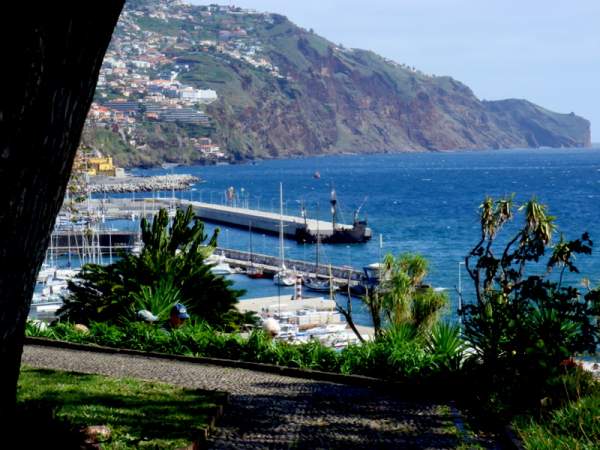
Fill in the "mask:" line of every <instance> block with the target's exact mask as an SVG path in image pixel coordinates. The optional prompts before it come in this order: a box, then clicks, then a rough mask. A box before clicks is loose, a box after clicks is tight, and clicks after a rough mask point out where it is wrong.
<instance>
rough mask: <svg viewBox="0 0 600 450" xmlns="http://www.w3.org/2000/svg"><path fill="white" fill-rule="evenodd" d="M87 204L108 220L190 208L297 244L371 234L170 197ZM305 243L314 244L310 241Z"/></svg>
mask: <svg viewBox="0 0 600 450" xmlns="http://www.w3.org/2000/svg"><path fill="white" fill-rule="evenodd" d="M89 204H90V205H91V206H92V207H94V208H95V209H96V210H97V211H100V212H101V213H102V214H103V215H104V216H106V217H110V218H132V217H136V216H137V217H140V216H147V215H151V214H155V213H156V212H157V211H158V209H159V208H167V209H170V210H174V209H175V208H187V207H188V206H190V205H191V206H192V208H193V209H194V212H195V213H196V215H197V217H198V218H200V219H202V220H204V221H206V222H210V223H216V224H224V225H229V226H233V227H237V228H242V229H245V230H248V229H249V228H250V227H252V229H253V230H255V231H257V232H262V233H268V234H272V235H278V234H279V231H280V226H281V224H283V235H284V236H285V237H287V238H291V239H295V240H297V241H303V240H304V238H306V237H307V236H309V237H311V238H312V239H315V238H316V237H317V236H318V238H319V239H320V240H321V242H335V243H343V242H364V241H366V240H368V239H370V238H371V234H372V233H371V229H370V228H368V227H364V229H363V228H360V229H359V230H357V229H356V226H357V224H354V225H347V224H340V223H336V224H335V227H334V225H333V222H327V221H324V220H316V219H308V218H304V217H300V216H291V215H283V216H280V215H279V214H278V213H273V212H268V211H260V210H256V209H248V208H239V207H234V206H226V205H217V204H213V203H204V202H198V201H192V200H183V199H174V198H173V199H168V198H143V199H135V200H134V199H123V198H120V199H117V198H109V199H92V200H89ZM361 224H362V223H361ZM359 225H360V224H359ZM360 226H362V225H360ZM307 242H314V240H309V241H307Z"/></svg>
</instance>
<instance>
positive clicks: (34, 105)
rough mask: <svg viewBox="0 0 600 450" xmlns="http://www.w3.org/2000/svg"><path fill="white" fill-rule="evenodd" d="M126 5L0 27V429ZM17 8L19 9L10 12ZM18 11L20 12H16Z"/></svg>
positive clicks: (45, 13)
mask: <svg viewBox="0 0 600 450" xmlns="http://www.w3.org/2000/svg"><path fill="white" fill-rule="evenodd" d="M123 3H124V0H104V1H102V2H89V1H79V2H49V6H40V4H39V3H30V2H24V3H23V4H25V5H26V7H25V6H20V7H18V9H19V11H17V12H15V13H9V12H8V10H7V11H5V14H4V15H3V18H2V21H1V26H0V28H1V29H0V49H1V51H0V54H1V55H2V58H3V63H2V69H1V70H2V83H1V84H0V91H1V94H0V364H1V366H0V423H2V425H6V423H7V422H5V420H8V419H10V417H11V415H12V413H13V411H14V408H15V401H16V386H17V380H18V376H19V369H20V364H21V354H22V351H23V336H24V329H25V322H26V319H27V314H28V313H29V307H30V304H31V297H32V295H33V289H34V286H35V280H36V276H37V272H38V271H39V269H40V266H41V264H42V262H43V260H44V254H45V251H46V247H47V246H48V242H49V239H50V234H51V231H52V228H53V225H54V221H55V219H56V215H57V214H58V211H59V209H60V206H61V204H62V201H63V197H64V194H65V190H66V186H67V182H68V179H69V175H70V172H71V167H72V164H73V159H74V156H75V152H76V150H77V147H78V145H79V138H80V136H81V131H82V128H83V125H84V122H85V118H86V115H87V112H88V109H89V107H90V103H91V101H92V98H93V95H94V91H95V88H96V81H97V78H98V72H99V70H100V66H101V64H102V60H103V58H104V54H105V52H106V48H107V46H108V44H109V42H110V38H111V35H112V32H113V29H114V27H115V25H116V22H117V19H118V17H119V14H120V12H121V9H122V7H123ZM12 6H13V7H15V8H17V6H16V4H15V5H12ZM11 11H12V9H11Z"/></svg>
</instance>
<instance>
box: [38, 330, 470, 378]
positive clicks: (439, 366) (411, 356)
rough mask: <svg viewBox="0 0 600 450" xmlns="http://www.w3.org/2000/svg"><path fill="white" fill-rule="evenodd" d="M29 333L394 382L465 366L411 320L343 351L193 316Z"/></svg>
mask: <svg viewBox="0 0 600 450" xmlns="http://www.w3.org/2000/svg"><path fill="white" fill-rule="evenodd" d="M434 329H435V328H434ZM449 334H450V335H452V333H449ZM28 335H33V336H42V337H48V338H51V339H60V340H67V341H71V342H79V343H91V344H98V345H104V346H109V347H120V348H131V349H134V350H143V351H152V352H160V353H169V354H181V355H190V356H205V357H214V358H226V359H236V360H243V361H252V362H259V363H267V364H277V365H281V366H289V367H297V368H303V369H313V370H321V371H327V372H337V373H345V374H360V375H366V376H372V377H378V378H386V379H390V380H394V381H401V380H416V379H418V378H427V377H429V376H435V375H439V374H444V373H447V372H448V371H449V370H458V366H459V364H458V363H456V361H455V360H456V358H457V355H455V354H453V353H452V347H451V346H450V345H447V346H446V347H442V345H441V344H439V345H438V346H437V347H430V346H429V345H428V344H427V342H428V341H427V339H426V338H424V337H423V336H422V335H421V334H419V333H417V330H416V328H415V327H414V326H413V325H409V324H405V325H402V326H398V327H395V328H393V329H391V330H387V331H386V332H385V333H384V334H383V335H382V336H381V337H380V338H379V339H377V340H376V341H369V342H366V343H364V344H362V345H352V346H349V347H348V348H346V349H344V350H342V351H341V352H338V351H335V350H333V349H331V348H328V347H325V346H324V345H322V344H321V343H320V342H318V341H310V342H307V343H303V344H292V343H289V342H282V341H276V340H273V339H271V338H270V337H269V336H268V335H267V334H266V333H265V332H263V331H262V330H254V331H253V332H252V333H250V334H249V335H248V336H247V337H243V336H242V335H240V334H238V333H223V332H221V331H219V330H217V329H215V328H213V327H212V326H210V325H208V324H207V323H206V322H202V321H190V323H187V324H185V325H184V326H183V327H181V328H179V329H175V330H173V331H171V332H165V331H163V330H161V329H160V328H158V326H157V325H155V324H148V323H144V322H125V323H122V324H120V325H116V324H109V323H98V322H92V323H90V324H89V333H83V332H80V331H77V330H76V328H75V326H74V325H72V324H70V323H67V322H63V323H56V324H54V325H53V326H51V327H50V328H48V329H47V330H45V331H40V330H39V329H38V328H36V327H29V328H28ZM452 336H453V335H452ZM436 342H441V339H440V338H437V340H436ZM442 348H444V351H442V350H441V349H442Z"/></svg>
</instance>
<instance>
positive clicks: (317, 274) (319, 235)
mask: <svg viewBox="0 0 600 450" xmlns="http://www.w3.org/2000/svg"><path fill="white" fill-rule="evenodd" d="M319 220H320V219H319V204H318V203H317V245H316V248H317V250H316V251H317V257H316V262H317V267H316V269H315V276H317V277H318V276H319V243H320V242H319V241H320V240H321V232H320V230H319Z"/></svg>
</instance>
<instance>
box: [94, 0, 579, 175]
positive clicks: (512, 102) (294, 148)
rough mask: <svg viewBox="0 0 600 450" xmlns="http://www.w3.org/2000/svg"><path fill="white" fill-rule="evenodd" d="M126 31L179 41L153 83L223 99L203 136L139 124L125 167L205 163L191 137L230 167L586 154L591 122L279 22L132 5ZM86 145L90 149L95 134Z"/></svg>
mask: <svg viewBox="0 0 600 450" xmlns="http://www.w3.org/2000/svg"><path fill="white" fill-rule="evenodd" d="M157 11H158V12H157ZM121 22H122V23H120V25H119V26H118V27H117V31H116V32H115V37H114V42H113V47H117V48H118V47H119V42H118V41H119V40H123V36H125V35H127V33H130V34H131V35H133V36H135V35H136V33H137V34H138V35H139V36H140V37H141V38H142V39H146V41H151V40H153V39H154V40H158V42H162V40H161V39H162V38H165V37H170V38H174V39H176V42H175V43H170V44H168V45H167V44H165V45H161V44H159V45H158V51H159V52H160V53H161V54H162V55H164V56H165V61H168V62H165V63H164V64H162V65H160V66H159V67H155V68H152V69H151V71H150V73H151V76H160V75H164V74H165V73H168V72H169V71H170V70H175V71H177V72H178V75H177V79H178V80H179V81H181V82H182V83H184V84H186V85H189V86H192V87H194V88H199V89H211V90H214V91H215V92H216V93H217V94H218V99H217V100H216V101H214V102H212V103H210V104H208V105H206V106H204V111H205V113H206V114H207V115H208V116H210V125H209V126H204V127H203V128H202V130H200V129H194V130H192V132H191V134H190V131H189V130H190V126H188V127H185V126H182V124H179V123H176V124H174V125H173V124H169V127H171V128H169V127H166V128H165V127H164V126H163V125H164V124H160V123H159V124H153V127H154V129H152V127H148V126H146V125H145V124H141V125H140V127H139V128H140V129H142V130H143V131H144V133H145V134H143V133H139V132H138V133H137V134H134V135H133V139H130V140H129V141H128V139H127V138H125V139H122V141H123V142H122V143H121V144H122V145H121V146H120V151H119V152H117V153H115V157H116V159H117V161H118V162H123V163H125V165H153V164H157V163H160V162H164V161H168V162H204V161H203V159H202V158H199V157H198V156H199V155H198V154H196V153H195V150H194V149H195V147H194V144H193V139H192V140H191V141H190V140H189V138H190V136H191V135H195V136H204V137H208V138H210V139H211V140H212V141H214V142H216V143H218V144H219V145H220V147H221V148H222V149H223V150H224V153H225V155H226V158H227V159H229V160H231V161H241V160H246V159H253V158H274V157H285V156H297V155H319V154H331V153H343V152H351V153H376V152H396V151H432V150H436V151H443V150H457V149H464V150H474V149H490V148H518V147H541V146H548V147H589V146H590V145H591V133H590V123H589V121H587V120H586V119H584V118H581V117H579V116H576V115H575V114H573V113H570V114H560V113H556V112H552V111H549V110H547V109H545V108H543V107H541V106H538V105H535V104H533V103H531V102H529V101H527V100H519V99H505V100H495V101H485V100H480V99H478V98H477V97H476V96H475V94H474V93H473V91H472V90H471V89H470V88H469V87H468V86H466V85H465V84H463V83H461V82H460V81H457V80H455V79H453V78H451V77H448V76H432V75H426V74H423V73H422V72H420V71H417V70H416V69H414V68H410V67H408V66H406V65H403V64H399V63H396V62H393V61H391V60H389V59H387V58H384V57H382V56H380V55H377V54H376V53H374V52H372V51H369V50H361V49H346V48H344V47H341V46H338V45H335V44H333V43H331V42H330V41H328V40H326V39H324V38H322V37H321V36H318V35H317V34H315V33H314V32H312V31H309V30H305V29H303V28H300V27H298V26H296V25H294V24H293V23H292V22H291V21H289V20H288V19H287V18H286V17H285V16H282V15H279V14H269V13H257V12H252V11H250V12H249V11H248V10H242V9H239V8H234V7H221V6H216V5H209V6H202V5H185V4H182V3H180V2H166V1H157V2H152V1H149V0H146V1H136V2H133V3H130V2H128V4H127V6H126V15H125V18H124V19H123V20H122V21H121ZM136 28H137V31H136ZM124 30H126V31H124ZM127 30H128V31H127ZM130 30H134V31H130ZM157 36H159V38H157ZM121 47H123V46H122V45H121ZM182 67H184V68H185V69H184V70H181V68H182ZM98 102H99V103H102V102H103V99H102V98H98ZM191 128H193V127H191ZM165 130H169V131H168V132H165ZM171 134H173V135H175V136H176V137H175V138H173V136H171ZM86 136H87V137H88V143H89V144H90V145H92V146H93V145H94V143H95V137H94V136H95V133H94V131H93V130H88V133H87V134H86ZM130 141H134V142H135V144H134V145H131V142H130ZM190 142H192V144H190ZM140 143H142V145H140ZM173 145H175V150H173V149H170V148H168V147H171V146H173ZM105 147H107V146H105ZM140 148H141V149H140ZM177 149H178V150H179V151H176V150H177ZM107 150H109V152H110V149H107ZM149 155H150V156H149Z"/></svg>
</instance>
